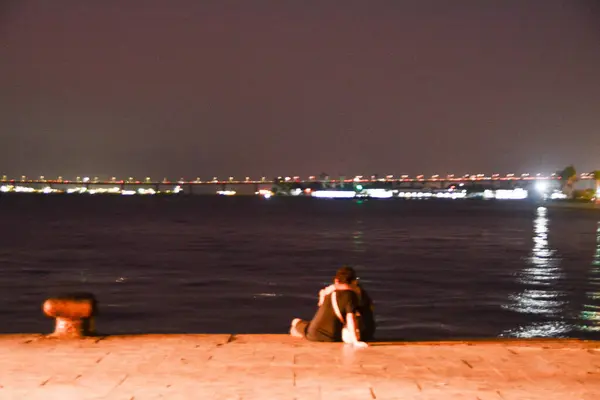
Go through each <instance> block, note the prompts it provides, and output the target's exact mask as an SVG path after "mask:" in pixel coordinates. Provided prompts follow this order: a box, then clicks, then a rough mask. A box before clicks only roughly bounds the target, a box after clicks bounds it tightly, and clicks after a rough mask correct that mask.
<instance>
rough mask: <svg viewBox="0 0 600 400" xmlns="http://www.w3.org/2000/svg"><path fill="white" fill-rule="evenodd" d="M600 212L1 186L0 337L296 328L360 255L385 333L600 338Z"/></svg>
mask: <svg viewBox="0 0 600 400" xmlns="http://www.w3.org/2000/svg"><path fill="white" fill-rule="evenodd" d="M599 220H600V212H598V210H583V209H565V208H557V207H553V206H549V207H544V206H540V205H538V204H533V203H530V202H527V201H506V202H502V201H475V200H454V201H452V200H445V201H442V200H437V201H436V200H423V201H419V200H412V201H411V200H408V201H405V200H371V201H351V200H350V201H348V200H325V199H323V200H320V199H310V198H271V199H268V200H266V199H261V198H256V197H251V196H247V197H246V196H244V197H242V196H239V197H217V196H174V197H133V196H132V197H108V196H107V197H93V196H43V195H39V196H38V195H22V196H20V195H11V196H3V197H0V224H1V225H0V227H1V229H0V333H16V332H50V331H52V328H53V321H51V320H50V319H48V318H46V317H44V316H43V314H42V311H41V304H42V303H43V301H44V300H45V298H47V297H48V296H51V295H53V294H57V293H63V292H70V291H89V292H92V293H94V294H95V295H96V297H97V298H98V301H99V305H100V313H101V314H100V315H99V316H98V319H97V327H98V330H99V331H100V332H101V333H109V334H121V333H148V332H156V333H171V332H174V333H187V332H194V333H223V332H227V333H285V332H287V330H288V327H289V322H290V320H291V319H292V318H294V317H302V318H306V319H309V318H310V317H312V315H313V314H314V312H315V310H316V307H317V297H318V296H317V293H318V291H319V289H320V288H322V287H323V286H325V285H327V284H329V283H330V282H331V279H332V277H333V275H334V273H335V270H336V269H337V268H338V267H339V266H341V265H343V264H347V265H352V266H354V267H355V268H356V269H357V271H358V273H359V276H360V279H361V282H362V284H363V285H364V286H365V288H366V289H367V290H369V292H370V294H371V297H373V299H374V301H375V311H376V316H377V321H378V332H377V333H378V337H379V338H381V339H406V340H428V339H456V338H492V337H499V336H502V337H579V338H589V339H600V244H599V242H600V225H599Z"/></svg>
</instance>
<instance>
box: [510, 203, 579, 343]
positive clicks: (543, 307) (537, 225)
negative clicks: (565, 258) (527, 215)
mask: <svg viewBox="0 0 600 400" xmlns="http://www.w3.org/2000/svg"><path fill="white" fill-rule="evenodd" d="M547 212H548V210H547V208H546V207H538V208H537V210H536V218H535V220H534V228H533V249H532V251H531V256H530V257H529V259H528V260H527V261H528V264H529V267H527V268H525V269H524V270H523V271H522V272H521V273H520V274H519V276H518V278H517V280H518V282H519V283H521V284H522V285H524V286H525V288H524V289H523V291H522V292H521V293H517V294H514V295H512V296H509V299H510V300H511V303H509V304H507V305H505V306H504V308H506V309H508V310H511V311H515V312H518V313H523V314H534V315H539V316H540V317H542V318H545V319H546V320H545V321H543V322H531V323H529V324H527V325H524V326H519V327H517V328H514V329H510V330H508V331H505V332H504V333H503V334H502V335H501V336H514V337H524V338H527V337H559V336H563V335H564V334H566V333H568V332H569V331H570V330H571V327H570V326H569V325H568V324H566V323H565V322H563V321H562V320H560V315H562V314H563V312H564V310H563V307H564V305H565V303H566V302H565V300H564V298H565V297H566V293H563V292H562V291H560V290H557V288H556V283H557V282H558V281H559V280H560V279H561V278H563V272H562V270H561V267H560V262H561V259H560V257H558V255H557V252H556V250H555V249H552V248H551V247H550V245H549V242H548V234H549V227H548V217H547Z"/></svg>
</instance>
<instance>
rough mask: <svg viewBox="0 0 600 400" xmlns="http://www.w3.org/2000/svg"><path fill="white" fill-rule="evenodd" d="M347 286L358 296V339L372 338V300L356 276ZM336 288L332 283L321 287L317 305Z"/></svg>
mask: <svg viewBox="0 0 600 400" xmlns="http://www.w3.org/2000/svg"><path fill="white" fill-rule="evenodd" d="M349 286H350V287H351V288H352V290H354V292H355V293H356V295H357V296H358V307H357V311H356V314H355V316H356V319H357V324H358V330H359V332H360V335H359V336H360V340H363V341H370V340H373V338H374V336H375V328H376V324H375V314H374V306H373V300H372V299H371V296H369V294H368V293H367V291H366V290H365V289H364V288H363V287H362V285H361V284H359V282H358V278H357V279H356V280H355V281H354V282H352V283H351V284H350V285H349ZM336 288H337V286H336V284H335V283H334V284H332V285H329V286H327V287H326V288H324V289H321V291H320V292H319V306H321V305H322V304H323V303H324V301H325V297H326V296H327V295H329V294H331V293H332V292H333V291H335V290H336Z"/></svg>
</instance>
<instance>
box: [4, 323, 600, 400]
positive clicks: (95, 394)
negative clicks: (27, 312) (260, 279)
mask: <svg viewBox="0 0 600 400" xmlns="http://www.w3.org/2000/svg"><path fill="white" fill-rule="evenodd" d="M161 398H162V399H290V400H291V399H298V400H300V399H345V400H346V399H473V400H475V399H482V400H483V399H497V400H513V399H514V400H517V399H518V400H523V399H561V400H566V399H568V400H576V399H586V400H587V399H589V400H592V399H598V398H600V343H598V342H584V341H577V340H491V341H473V342H429V343H420V342H412V343H411V342H406V343H404V342H381V343H373V344H372V345H371V347H369V348H367V349H354V348H352V347H350V346H347V345H343V344H337V343H336V344H324V343H310V342H306V341H302V340H298V339H294V338H291V337H289V336H287V335H226V334H224V335H192V334H189V335H136V336H108V337H103V336H99V337H89V338H84V339H51V338H47V337H44V336H42V335H31V334H29V335H0V399H1V400H5V399H125V400H141V399H161Z"/></svg>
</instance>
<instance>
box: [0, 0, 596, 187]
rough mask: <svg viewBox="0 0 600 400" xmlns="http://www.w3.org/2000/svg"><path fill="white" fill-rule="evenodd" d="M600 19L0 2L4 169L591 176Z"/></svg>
mask: <svg viewBox="0 0 600 400" xmlns="http://www.w3.org/2000/svg"><path fill="white" fill-rule="evenodd" d="M599 6H600V2H599V1H593V0H591V1H577V0H568V1H567V0H565V1H554V0H545V1H541V0H514V1H511V0H506V1H500V0H498V1H494V0H486V1H483V0H473V1H458V0H454V1H445V0H440V1H427V0H414V1H410V0H407V1H400V0H391V1H351V0H343V1H325V0H320V1H291V0H272V1H258V0H257V1H246V0H239V1H226V0H218V1H207V0H201V1H199V0H187V1H174V0H172V1H171V0H169V1H167V0H144V1H134V0H130V1H126V0H113V1H110V0H103V1H100V0H98V1H91V0H90V1H81V0H73V1H60V0H53V1H48V0H37V1H29V0H13V1H9V0H1V1H0V146H1V147H0V148H1V149H2V152H1V155H0V172H1V173H5V174H8V175H11V176H15V177H16V176H21V175H23V174H24V175H27V176H39V175H45V176H46V178H49V177H52V176H58V175H62V176H64V177H65V178H72V177H75V176H86V175H89V176H101V177H105V176H118V177H126V176H134V177H140V178H141V177H145V176H151V177H153V178H160V179H162V178H163V177H169V178H179V177H186V178H196V177H200V178H203V179H208V178H212V177H213V176H219V177H225V176H229V175H233V176H236V177H245V176H246V175H249V176H252V177H260V176H263V175H264V176H267V177H272V176H276V175H302V176H307V175H312V174H319V173H321V172H327V173H329V174H330V175H332V176H333V175H337V174H343V175H346V176H352V175H355V174H365V175H366V174H373V173H379V174H396V175H399V174H404V173H406V174H411V175H412V174H421V173H422V174H428V175H430V174H435V173H438V174H447V173H455V174H464V173H478V172H485V173H496V172H498V173H509V172H517V173H521V172H531V173H537V172H554V171H555V170H556V169H558V168H560V167H563V166H564V165H566V164H569V163H574V164H575V166H576V167H577V168H578V170H580V171H581V172H584V171H585V172H587V171H590V170H593V169H600V7H599Z"/></svg>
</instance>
